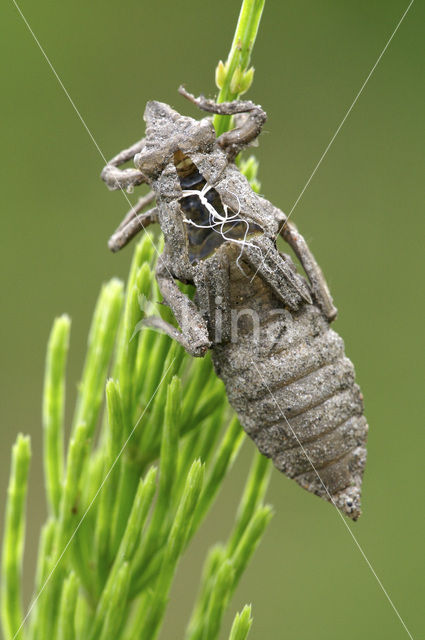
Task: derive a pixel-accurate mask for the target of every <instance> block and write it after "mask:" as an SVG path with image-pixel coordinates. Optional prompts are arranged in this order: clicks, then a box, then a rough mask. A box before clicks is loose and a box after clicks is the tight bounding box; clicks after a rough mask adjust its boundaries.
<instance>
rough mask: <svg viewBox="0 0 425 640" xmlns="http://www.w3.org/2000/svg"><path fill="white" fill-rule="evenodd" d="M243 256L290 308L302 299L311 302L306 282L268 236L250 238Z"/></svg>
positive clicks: (297, 306)
mask: <svg viewBox="0 0 425 640" xmlns="http://www.w3.org/2000/svg"><path fill="white" fill-rule="evenodd" d="M243 256H244V259H245V260H246V261H247V262H248V264H249V265H250V266H251V268H252V269H253V271H254V273H255V274H257V275H258V276H260V278H262V279H263V280H264V282H266V284H267V285H268V286H269V287H270V288H271V289H272V291H273V292H274V294H275V295H276V296H277V297H278V298H279V299H280V300H282V301H283V302H284V303H285V305H286V306H288V307H289V308H290V309H292V310H294V311H295V310H296V309H298V308H299V306H300V304H301V303H302V302H303V301H304V302H307V303H308V304H311V303H312V300H311V296H310V292H309V290H308V286H307V284H306V282H305V281H304V280H303V279H302V278H301V277H300V276H299V275H298V274H297V273H295V272H294V271H293V268H292V266H291V264H290V263H288V262H287V261H286V260H285V259H284V257H282V256H281V255H280V253H279V252H278V250H277V249H276V247H275V246H274V243H273V242H272V241H271V240H270V238H267V237H266V236H261V237H260V238H254V239H252V240H250V242H249V244H246V245H245V247H244V251H243Z"/></svg>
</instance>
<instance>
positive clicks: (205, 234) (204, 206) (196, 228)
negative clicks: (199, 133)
mask: <svg viewBox="0 0 425 640" xmlns="http://www.w3.org/2000/svg"><path fill="white" fill-rule="evenodd" d="M174 164H175V167H176V170H177V175H178V178H179V182H180V186H181V188H182V191H183V197H182V198H181V199H180V208H181V211H182V214H183V216H184V221H185V223H186V234H187V241H188V252H189V260H190V262H191V263H192V264H196V263H197V262H199V260H204V259H205V258H207V257H209V256H211V255H212V254H213V253H214V252H215V250H216V249H218V247H219V246H220V245H222V244H223V243H224V242H226V241H230V242H234V243H237V244H240V245H241V246H242V245H243V243H244V242H246V240H247V238H248V237H249V236H250V235H251V234H253V233H256V232H261V231H262V230H261V228H260V227H258V226H257V225H254V224H252V223H251V224H249V223H248V222H247V221H245V220H244V219H243V218H242V217H241V216H240V212H239V211H237V212H235V211H234V210H232V209H230V208H229V207H227V206H226V205H223V202H222V200H221V197H220V195H219V194H218V192H217V191H216V189H214V187H212V186H210V185H208V184H207V181H206V180H205V178H204V176H203V175H202V174H201V173H200V171H199V169H198V168H197V167H196V165H195V164H194V162H193V161H192V160H191V159H190V158H189V157H188V156H187V155H185V154H183V153H182V152H181V151H177V152H176V153H175V154H174ZM235 201H236V202H237V195H236V196H235Z"/></svg>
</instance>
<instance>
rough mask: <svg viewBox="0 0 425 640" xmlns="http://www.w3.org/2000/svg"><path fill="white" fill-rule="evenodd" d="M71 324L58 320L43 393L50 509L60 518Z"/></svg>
mask: <svg viewBox="0 0 425 640" xmlns="http://www.w3.org/2000/svg"><path fill="white" fill-rule="evenodd" d="M70 326H71V321H70V319H69V317H68V316H66V315H63V316H61V317H60V318H57V320H56V321H55V323H54V325H53V329H52V332H51V334H50V339H49V344H48V347H47V362H46V374H45V379H44V393H43V399H44V401H43V428H44V445H45V450H44V458H43V459H44V463H45V464H44V475H45V482H46V492H47V498H48V503H49V509H50V512H51V513H52V514H54V515H55V516H56V517H57V516H58V515H59V504H60V496H61V484H62V481H63V473H64V468H63V457H64V424H63V420H64V408H65V365H66V356H67V353H68V346H69V332H70Z"/></svg>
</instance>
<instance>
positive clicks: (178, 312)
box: [144, 254, 211, 356]
mask: <svg viewBox="0 0 425 640" xmlns="http://www.w3.org/2000/svg"><path fill="white" fill-rule="evenodd" d="M171 273H172V265H171V262H170V261H169V260H167V256H166V255H164V254H162V256H160V258H159V260H158V265H157V269H156V278H157V281H158V285H159V289H160V291H161V293H162V296H163V298H164V302H165V303H166V304H167V305H168V306H169V307H170V309H171V311H172V312H173V314H174V316H175V318H176V320H177V322H178V324H179V325H180V328H181V332H180V331H178V329H176V328H175V327H173V326H172V325H171V324H169V323H168V322H166V321H165V320H163V319H162V318H160V317H157V316H152V317H150V318H146V320H145V321H144V324H146V325H147V326H150V327H153V328H155V329H160V330H161V331H164V333H166V334H167V335H169V336H170V337H171V338H173V339H174V340H177V342H179V343H180V344H181V345H182V346H183V347H184V348H185V349H186V351H187V352H188V353H190V355H192V356H204V355H205V354H206V352H207V350H208V349H209V347H210V346H211V343H210V340H209V337H208V329H207V324H206V322H205V320H204V318H203V317H202V316H201V314H200V313H199V311H198V309H197V308H196V306H195V304H194V303H193V302H192V300H190V299H189V298H188V297H187V296H186V295H185V294H184V293H182V292H181V291H180V289H179V288H178V286H177V284H176V283H175V281H174V278H173V277H172V275H171Z"/></svg>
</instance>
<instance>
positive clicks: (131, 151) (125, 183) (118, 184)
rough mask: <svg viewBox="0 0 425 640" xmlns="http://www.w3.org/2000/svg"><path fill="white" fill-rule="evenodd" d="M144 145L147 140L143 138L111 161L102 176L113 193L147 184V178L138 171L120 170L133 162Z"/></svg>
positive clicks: (103, 170)
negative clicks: (129, 162) (124, 165)
mask: <svg viewBox="0 0 425 640" xmlns="http://www.w3.org/2000/svg"><path fill="white" fill-rule="evenodd" d="M144 145H145V140H144V138H143V139H142V140H139V141H138V142H135V143H134V144H133V145H131V147H128V149H123V150H122V151H120V152H119V153H118V154H117V155H116V156H114V157H113V158H112V160H109V162H108V164H107V165H105V167H104V168H103V169H102V173H101V174H100V177H101V178H102V180H103V181H104V182H105V183H106V186H107V187H108V189H110V190H111V191H115V190H117V189H128V188H129V187H130V188H131V187H135V186H137V185H139V184H142V183H143V182H147V179H146V177H145V176H144V175H143V173H142V172H141V171H139V170H138V169H119V167H120V166H121V165H122V164H124V163H125V162H128V161H129V160H132V159H133V158H134V156H135V155H136V153H139V151H141V150H142V149H143V147H144Z"/></svg>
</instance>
